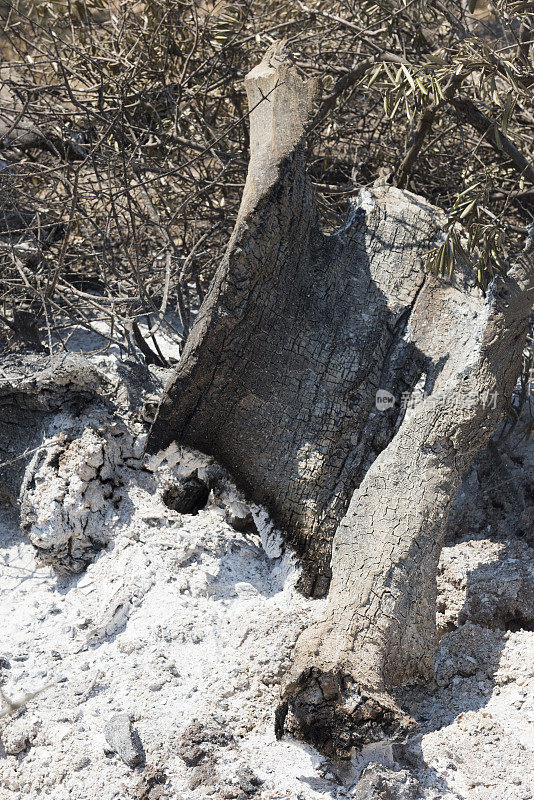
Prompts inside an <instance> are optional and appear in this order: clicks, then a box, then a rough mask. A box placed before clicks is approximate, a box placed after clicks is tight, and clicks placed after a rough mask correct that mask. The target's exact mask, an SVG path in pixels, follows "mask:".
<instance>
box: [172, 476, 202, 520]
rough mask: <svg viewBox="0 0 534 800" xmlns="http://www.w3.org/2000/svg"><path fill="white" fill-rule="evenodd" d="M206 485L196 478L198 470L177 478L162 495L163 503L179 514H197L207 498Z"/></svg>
mask: <svg viewBox="0 0 534 800" xmlns="http://www.w3.org/2000/svg"><path fill="white" fill-rule="evenodd" d="M209 493H210V490H209V487H208V485H207V484H206V483H205V482H204V481H203V480H201V479H200V478H199V477H198V470H194V472H191V473H190V474H189V475H185V476H184V477H182V478H179V479H178V480H177V482H176V483H175V484H174V485H173V486H169V488H168V489H166V490H165V492H164V493H163V502H164V503H165V505H166V506H167V507H168V508H172V510H173V511H178V513H179V514H198V512H199V511H200V509H201V508H204V506H205V505H206V503H207V502H208V497H209Z"/></svg>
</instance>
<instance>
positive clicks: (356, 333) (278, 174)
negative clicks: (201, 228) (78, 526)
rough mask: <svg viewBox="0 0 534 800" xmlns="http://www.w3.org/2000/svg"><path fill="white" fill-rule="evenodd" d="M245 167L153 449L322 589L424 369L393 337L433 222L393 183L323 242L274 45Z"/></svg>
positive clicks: (289, 80) (255, 96) (433, 212)
mask: <svg viewBox="0 0 534 800" xmlns="http://www.w3.org/2000/svg"><path fill="white" fill-rule="evenodd" d="M246 87H247V92H248V97H249V105H250V108H251V119H250V125H251V137H250V138H251V160H250V167H249V173H248V177H247V183H246V187H245V190H244V195H243V200H242V205H241V209H240V213H239V218H238V221H237V224H236V228H235V230H234V233H233V235H232V238H231V241H230V244H229V247H228V251H227V254H226V257H225V259H224V261H223V262H222V263H221V265H220V267H219V270H218V272H217V274H216V277H215V279H214V282H213V284H212V286H211V288H210V291H209V294H208V296H207V297H206V300H205V302H204V304H203V306H202V308H201V311H200V314H199V316H198V318H197V320H196V322H195V325H194V327H193V329H192V332H191V334H190V336H189V338H188V341H187V344H186V347H185V349H184V353H183V355H182V358H181V361H180V364H179V366H178V368H177V370H176V372H175V374H174V375H173V376H172V379H171V381H170V383H169V384H168V387H167V391H166V395H165V397H164V400H163V402H162V404H161V407H160V410H159V414H158V417H157V420H156V423H155V425H154V428H153V430H152V434H151V442H150V446H151V448H156V447H160V446H163V445H166V444H168V443H169V442H170V441H172V440H173V439H178V440H180V441H183V442H185V443H187V444H189V445H192V446H194V447H197V448H199V449H200V450H203V451H204V452H207V453H210V454H211V455H214V456H215V457H216V458H217V459H218V460H219V461H220V462H221V463H223V464H224V465H225V466H226V467H228V468H229V469H230V470H231V471H232V473H233V474H234V476H235V477H236V479H237V480H238V482H239V484H240V485H241V487H242V488H243V489H244V490H245V491H246V492H247V493H248V494H249V495H250V496H251V497H252V498H253V499H254V500H255V501H256V502H258V503H260V504H262V505H263V506H265V507H266V508H267V509H268V510H269V512H270V513H271V515H272V516H273V517H274V519H275V521H276V523H277V524H278V526H279V527H280V528H281V529H282V530H283V531H284V532H285V533H286V534H287V535H288V537H289V540H290V541H291V542H292V543H293V544H294V545H295V546H296V549H297V551H298V553H299V554H300V555H301V556H302V560H303V567H304V571H303V577H302V579H301V588H302V589H303V590H304V591H305V592H306V593H308V594H312V595H315V596H320V595H323V594H325V592H326V590H327V588H328V582H329V578H330V567H329V562H330V549H331V542H332V538H333V535H334V532H335V529H336V527H337V525H338V524H339V522H340V520H341V519H342V517H343V515H344V514H345V512H346V510H347V507H348V504H349V501H350V498H351V496H352V493H353V492H354V490H355V489H356V487H357V486H358V485H359V484H360V482H361V480H362V478H363V476H364V475H365V473H366V471H367V469H368V468H369V466H370V464H372V463H373V461H374V459H375V458H376V456H377V455H378V453H380V452H381V450H382V449H383V448H384V447H386V446H387V445H388V443H389V442H390V441H391V439H392V437H393V435H394V433H395V428H396V425H397V421H398V415H399V406H398V405H397V406H396V407H394V408H390V409H389V410H388V411H387V412H386V413H384V412H383V411H378V410H377V408H376V406H375V396H376V392H377V390H378V389H379V388H387V389H388V390H389V391H390V392H391V393H392V394H395V395H396V396H397V397H400V396H401V394H402V392H405V391H410V390H411V389H412V388H413V386H414V385H415V383H416V381H417V380H418V378H419V376H420V374H421V372H422V371H423V370H424V369H426V370H427V371H432V366H431V365H430V364H427V365H426V366H425V364H426V359H425V356H424V354H423V353H421V352H418V351H417V347H416V346H414V344H413V343H412V342H409V341H408V340H407V339H406V337H405V331H406V329H407V325H408V321H409V317H410V314H411V313H412V310H413V307H414V304H415V301H416V298H417V296H418V294H419V292H420V291H421V289H422V287H423V285H424V283H425V280H426V275H425V271H424V267H423V263H422V256H423V254H424V253H425V252H426V251H427V250H428V249H429V248H430V247H431V246H432V245H433V244H434V242H435V238H436V236H437V235H438V232H439V224H440V221H441V214H440V212H439V211H438V210H437V209H435V208H433V207H432V206H430V205H429V204H428V203H426V202H425V201H424V200H423V199H421V198H418V197H415V196H413V195H411V194H409V193H407V192H401V191H399V190H397V189H394V188H392V187H380V188H376V189H373V190H372V191H364V192H362V194H361V195H360V198H359V200H358V201H357V202H356V203H355V204H354V205H353V207H352V209H351V212H350V214H349V217H348V219H347V222H346V225H345V226H344V227H343V228H342V229H341V230H340V231H338V232H337V233H336V234H334V235H331V236H326V235H325V234H323V233H322V231H321V229H320V226H319V220H318V214H317V210H316V205H315V201H314V196H313V191H312V188H311V185H310V181H309V179H308V177H307V175H306V171H305V160H304V150H303V145H302V137H303V131H304V128H305V126H306V123H307V122H308V120H309V116H310V111H311V99H312V97H313V94H314V85H313V84H310V83H306V82H304V81H303V80H302V79H301V78H300V77H299V75H298V74H297V71H296V70H295V69H294V68H293V67H292V66H291V63H290V61H289V60H288V59H287V58H286V57H284V54H283V53H282V52H280V50H279V49H278V48H273V49H271V50H270V51H269V52H268V53H267V54H266V56H265V58H264V60H263V62H262V63H261V64H260V65H259V66H258V67H256V68H255V69H254V70H252V72H250V73H249V75H248V76H247V79H246Z"/></svg>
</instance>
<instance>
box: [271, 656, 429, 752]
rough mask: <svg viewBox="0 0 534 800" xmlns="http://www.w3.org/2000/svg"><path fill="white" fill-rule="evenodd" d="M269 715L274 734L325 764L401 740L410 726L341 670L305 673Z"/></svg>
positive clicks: (382, 696)
mask: <svg viewBox="0 0 534 800" xmlns="http://www.w3.org/2000/svg"><path fill="white" fill-rule="evenodd" d="M285 698H286V699H284V700H283V701H282V702H281V703H280V704H279V706H278V708H277V710H276V713H275V734H276V737H277V738H278V739H280V738H281V737H282V736H283V735H284V733H291V734H292V735H293V736H295V737H296V738H297V739H303V740H304V741H306V742H309V743H310V744H312V745H313V746H314V747H316V748H317V750H319V752H321V753H323V754H324V755H325V756H328V757H329V758H350V756H351V752H352V749H353V748H357V749H361V748H362V747H363V746H364V745H366V744H371V743H373V742H379V741H381V740H383V739H396V738H404V737H405V736H407V735H408V734H409V733H411V732H412V731H413V730H414V728H415V724H416V723H415V720H413V719H412V718H411V717H410V716H408V715H407V714H405V713H404V711H402V709H401V708H400V707H399V706H398V705H397V704H396V703H395V702H394V700H392V698H391V697H390V696H389V695H388V694H386V693H377V692H370V691H369V690H368V689H366V688H365V687H363V686H359V685H358V683H357V682H356V681H354V679H353V678H352V677H351V676H350V675H348V674H346V673H345V674H344V673H343V672H342V671H341V670H338V669H334V670H332V671H330V672H321V671H320V670H319V669H316V668H313V667H312V668H310V669H309V670H307V671H306V672H303V673H301V675H300V676H299V678H298V680H297V681H296V683H295V684H293V685H292V686H291V687H288V688H287V689H286V692H285Z"/></svg>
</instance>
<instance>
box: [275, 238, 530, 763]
mask: <svg viewBox="0 0 534 800" xmlns="http://www.w3.org/2000/svg"><path fill="white" fill-rule="evenodd" d="M532 287H533V281H532V258H531V254H530V253H529V252H528V248H527V251H526V252H525V253H524V255H523V257H522V258H521V259H520V260H519V261H518V263H517V264H516V265H515V267H514V268H513V269H512V270H511V271H510V274H509V276H508V277H507V278H506V279H499V280H498V281H495V282H494V283H493V285H492V287H491V291H490V292H489V294H488V296H487V297H486V298H484V297H483V296H482V295H481V294H480V293H478V292H477V291H476V290H472V289H471V290H470V289H469V287H466V286H462V287H457V286H452V285H451V286H440V285H439V284H437V282H436V281H433V280H429V281H428V282H427V283H426V284H425V286H424V288H423V290H422V292H421V293H420V295H419V297H418V298H417V302H416V304H415V307H414V309H413V313H412V315H411V318H410V324H409V328H408V331H407V338H408V339H409V340H410V341H412V342H413V344H414V345H415V346H416V348H417V349H418V350H419V351H421V352H423V353H425V354H426V355H427V357H428V358H429V359H430V361H431V363H432V364H435V365H437V364H441V365H442V368H441V370H440V372H439V374H438V375H437V376H436V377H435V380H434V381H433V382H432V386H431V388H430V386H429V385H428V375H427V376H425V377H424V383H425V385H424V387H423V394H422V396H421V397H420V399H419V400H418V402H417V403H416V404H415V405H414V407H413V408H410V409H408V411H407V413H406V415H405V417H404V419H403V420H402V423H401V425H400V427H399V430H398V432H397V433H396V435H395V437H394V439H393V440H392V442H391V443H390V445H389V446H388V447H387V448H386V449H385V450H384V451H383V452H382V453H381V454H380V455H379V456H378V458H377V459H376V460H375V462H374V463H373V464H372V466H371V467H370V469H369V470H368V472H367V474H366V475H365V477H364V479H363V481H362V482H361V484H360V486H359V488H358V490H357V491H356V492H355V493H354V495H353V498H352V500H351V503H350V506H349V509H348V512H347V514H346V515H345V517H344V519H343V520H342V522H341V524H340V525H339V527H338V529H337V532H336V534H335V538H334V544H333V553H332V573H333V579H332V584H331V587H330V593H329V596H328V601H327V606H326V610H325V613H324V617H323V619H322V621H321V622H320V623H318V624H317V625H316V626H314V627H312V628H310V629H308V630H307V631H305V632H304V634H303V635H302V636H301V637H300V639H299V641H298V642H297V646H296V649H295V654H294V664H293V667H292V670H291V671H290V673H289V674H288V675H287V676H286V678H285V681H284V686H283V689H282V696H283V698H284V701H283V702H284V705H283V707H282V711H285V709H286V708H287V706H288V705H289V706H290V707H291V709H292V711H293V715H294V718H295V721H296V725H297V728H300V730H301V732H302V733H303V734H304V735H305V736H306V738H307V739H308V740H311V741H313V742H314V743H315V744H316V745H317V746H319V747H320V748H322V749H325V750H327V751H328V752H330V753H333V754H336V755H348V753H349V751H350V748H351V747H352V746H354V745H356V744H359V743H361V741H362V736H363V737H364V740H365V741H368V740H369V738H380V737H381V736H382V735H384V733H386V734H387V733H391V732H392V731H394V730H395V729H396V728H397V729H402V728H403V726H404V725H405V724H406V722H407V720H406V719H405V718H404V717H403V715H402V713H401V712H400V710H396V711H395V709H394V708H393V706H392V703H391V700H390V699H389V697H388V694H387V693H388V692H389V691H390V690H391V689H394V688H396V687H399V686H402V685H403V684H405V683H407V682H410V681H414V680H420V679H423V680H428V679H429V678H430V677H431V676H432V674H433V662H434V648H433V645H434V643H435V618H436V571H437V566H438V560H439V554H440V551H441V548H442V545H443V538H444V532H445V524H446V520H447V515H448V512H449V509H450V507H451V505H452V502H453V500H454V497H455V495H456V491H457V489H458V486H459V483H460V480H461V476H462V474H463V473H464V472H465V470H466V469H467V467H468V466H469V465H470V463H471V460H472V458H473V456H474V455H475V453H476V452H477V451H478V450H479V449H480V448H481V447H483V445H484V444H485V443H486V442H487V440H488V438H489V436H490V435H491V433H492V432H493V431H494V430H495V428H496V426H497V424H498V422H499V421H500V419H502V416H503V413H504V411H505V410H506V407H507V403H508V399H509V397H510V394H511V392H512V390H513V387H514V384H515V381H516V379H517V372H518V368H519V363H520V358H521V352H522V349H523V346H524V342H525V334H526V329H527V324H528V318H529V312H530V309H531V307H532V300H533V289H532ZM437 319H440V320H442V322H441V323H440V322H436V320H437ZM388 715H390V716H388ZM282 716H283V714H282ZM362 721H363V722H365V723H366V726H367V727H366V728H364V727H363V726H362ZM282 725H283V724H282V723H280V724H279V732H281V730H282Z"/></svg>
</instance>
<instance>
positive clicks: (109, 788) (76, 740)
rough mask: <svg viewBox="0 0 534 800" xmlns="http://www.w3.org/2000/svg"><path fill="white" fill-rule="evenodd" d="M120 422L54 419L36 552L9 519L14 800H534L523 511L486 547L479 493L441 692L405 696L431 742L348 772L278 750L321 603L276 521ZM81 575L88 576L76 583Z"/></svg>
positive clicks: (6, 515) (4, 769) (450, 613)
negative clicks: (178, 506) (294, 656)
mask: <svg viewBox="0 0 534 800" xmlns="http://www.w3.org/2000/svg"><path fill="white" fill-rule="evenodd" d="M126 405H127V404H125V406H126ZM106 413H107V412H106ZM103 414H104V412H103V411H102V408H101V407H100V406H98V404H97V405H93V406H91V405H90V406H88V407H87V408H86V410H85V412H84V415H82V416H80V415H78V416H77V417H76V418H74V417H66V416H65V415H63V417H61V418H60V417H57V418H56V419H55V422H54V423H53V424H52V426H51V428H50V429H49V430H48V434H47V436H48V437H49V447H48V448H47V450H46V451H44V453H45V455H44V458H43V459H41V460H36V461H35V463H34V464H33V466H32V467H30V469H29V470H28V471H27V481H26V484H25V486H26V489H25V492H26V494H24V492H23V497H25V501H24V502H25V503H26V506H25V511H24V513H23V519H24V521H25V527H26V528H27V531H24V530H22V528H21V526H20V519H19V515H18V512H17V511H16V510H15V509H13V508H10V507H5V508H4V509H3V510H2V512H1V516H0V547H1V558H2V568H1V570H0V589H1V592H2V611H3V614H2V627H1V633H0V659H1V660H0V671H1V677H2V691H3V693H4V696H5V698H6V700H5V701H4V700H2V698H1V697H0V703H2V705H3V708H0V714H3V715H2V716H1V717H0V742H1V749H0V797H1V798H2V800H4V798H5V800H22V798H25V800H26V798H30V800H33V798H35V799H36V800H37V799H38V798H39V800H42V799H43V798H46V799H47V800H93V799H94V798H95V797H98V798H101V800H119V798H120V799H121V800H122V799H123V798H124V800H126V799H127V798H137V800H156V798H167V799H168V800H171V798H172V800H200V799H201V798H202V799H203V798H214V800H219V799H220V800H225V799H226V798H228V800H230V799H231V798H240V800H245V798H252V797H254V798H258V800H334V799H335V798H337V799H340V798H345V797H353V798H358V800H371V799H372V800H381V798H382V799H383V800H403V798H404V799H405V800H416V799H417V798H421V800H438V798H443V799H444V800H458V798H465V799H466V800H530V798H534V779H532V777H531V773H532V763H533V756H534V753H533V751H534V699H533V698H534V692H533V689H534V631H532V629H531V628H532V598H531V595H530V594H529V593H530V592H531V587H532V558H531V557H532V549H531V548H530V547H529V537H528V536H527V535H526V534H525V531H524V530H522V531H516V529H515V528H514V527H513V526H512V525H510V524H509V525H508V528H506V526H505V525H504V523H503V514H506V515H508V516H507V517H506V518H507V520H508V522H509V521H510V519H511V515H512V516H513V508H512V507H513V503H512V502H510V503H509V504H508V505H506V506H505V508H504V510H503V508H500V509H499V508H498V506H494V505H492V508H493V509H494V513H495V514H498V515H499V518H498V520H497V521H496V524H495V527H494V528H493V529H492V527H491V525H492V524H493V518H491V519H490V522H489V523H488V524H489V525H490V528H489V529H488V525H487V524H486V525H483V524H482V522H481V520H480V519H479V516H480V514H481V513H482V511H481V508H480V505H477V504H476V503H475V502H474V499H473V495H472V494H470V493H472V492H475V491H476V492H478V491H479V489H478V488H477V487H476V486H475V483H476V481H475V478H476V480H479V478H477V477H476V475H475V478H474V477H473V476H470V477H468V478H467V479H466V481H465V482H464V489H463V498H461V501H462V503H464V504H466V506H467V510H462V508H461V507H460V508H459V509H458V508H457V509H456V511H455V515H453V523H454V524H453V531H452V534H451V539H450V541H449V543H448V545H447V547H446V548H445V549H444V552H443V555H442V559H441V565H440V574H439V585H438V593H439V602H438V622H439V625H440V630H441V632H442V633H443V632H444V631H446V633H445V635H443V636H442V638H441V640H440V643H439V646H438V649H437V654H436V683H435V684H434V685H433V686H430V687H426V688H419V689H413V690H410V691H406V692H404V694H403V697H402V700H403V702H404V704H405V705H406V708H407V710H408V711H410V713H412V714H413V715H414V716H415V718H416V719H417V720H418V722H419V723H420V728H419V731H418V732H417V733H416V735H415V736H413V737H412V738H411V739H410V740H409V741H408V742H407V743H404V744H398V743H390V742H384V743H380V744H379V745H375V746H372V747H368V748H366V749H365V750H364V752H362V753H360V754H357V753H355V754H354V757H353V758H352V759H351V761H349V762H343V763H333V762H329V761H327V760H326V759H324V758H323V757H322V756H320V755H319V754H318V753H316V752H315V751H314V750H313V748H311V747H308V746H306V745H304V744H302V743H300V742H296V741H294V740H292V739H291V738H289V737H285V738H284V739H282V740H281V741H276V739H275V736H274V725H273V715H274V709H275V707H276V704H277V701H278V684H279V681H280V678H281V676H282V675H283V673H284V671H285V670H286V669H287V667H288V665H289V663H290V659H291V652H292V648H293V645H294V643H295V640H296V638H297V637H298V635H299V633H300V631H301V630H302V629H303V628H304V627H305V626H307V625H309V624H310V622H311V621H312V620H313V619H314V618H315V616H316V615H317V614H319V613H320V609H321V603H322V601H309V600H305V599H304V598H303V597H302V596H301V595H300V594H299V593H298V592H297V591H296V590H295V583H296V580H297V577H298V572H297V568H296V565H295V562H294V560H293V558H292V556H291V555H290V553H289V552H288V551H287V550H284V548H283V547H282V544H281V538H280V537H279V535H278V534H277V533H276V531H274V530H273V528H272V527H271V526H270V525H269V522H268V518H267V516H266V515H265V514H264V513H263V512H261V511H260V510H259V509H253V512H254V519H255V524H256V529H255V527H254V525H252V524H251V520H250V513H249V511H250V510H249V507H248V506H247V504H246V503H245V502H244V498H243V497H241V496H240V495H239V493H238V492H236V491H235V489H234V488H233V487H232V485H231V482H230V481H229V479H228V476H227V475H226V474H225V472H224V470H221V469H220V468H219V467H218V466H217V465H216V464H215V463H214V462H213V460H212V459H208V458H205V457H203V456H200V455H199V454H197V453H194V452H191V451H189V450H183V449H181V448H179V447H176V446H171V447H170V448H168V450H167V451H165V452H163V453H160V454H159V455H158V456H155V457H152V458H149V459H147V460H146V461H143V460H142V458H141V449H142V447H141V444H142V436H143V434H142V433H141V430H142V428H141V423H140V422H139V421H138V422H137V423H136V422H132V420H131V419H127V414H126V415H125V417H124V419H123V420H120V421H119V423H117V422H116V421H115V422H114V421H113V419H112V418H111V417H110V416H108V417H106V416H105V415H104V416H103ZM54 424H55V428H54ZM113 424H119V427H120V425H122V426H123V427H122V428H121V431H122V434H121V435H122V438H121V446H120V448H119V450H120V453H118V451H117V442H116V439H117V437H116V436H114V434H113V430H112V428H110V426H112V425H113ZM60 429H61V430H62V431H63V433H64V434H65V432H67V434H68V435H67V436H66V438H63V439H62V440H59V441H58V440H57V434H58V432H59V430H60ZM117 430H118V429H116V430H115V432H116V431H117ZM521 447H522V449H521V448H518V449H517V452H516V459H519V460H520V459H521V458H523V460H524V461H525V460H527V455H526V454H528V453H530V452H531V451H530V450H529V448H531V447H532V444H524V445H522V446H521ZM54 448H56V450H55V449H54ZM84 448H85V450H84ZM85 451H86V452H85ZM84 452H85V456H84ZM117 453H118V454H117ZM529 457H530V456H529ZM47 465H48V466H47ZM514 465H515V466H514V469H515V468H516V467H517V466H518V461H517V460H516V461H515V462H514ZM108 468H109V469H108ZM106 469H107V470H108V471H106ZM474 469H475V470H476V469H477V467H476V465H475V468H474ZM102 470H104V472H102ZM195 471H196V473H195V474H196V476H197V477H198V479H199V480H200V481H204V482H205V483H206V485H207V486H208V487H209V489H210V494H209V497H208V501H207V504H206V506H205V507H204V508H201V509H200V510H199V511H198V513H195V514H181V513H178V512H177V511H175V510H173V509H172V508H169V506H168V504H166V502H165V497H166V492H168V490H169V488H170V487H172V486H173V485H175V484H176V481H177V480H178V479H179V478H181V477H182V478H183V477H184V476H187V475H190V474H191V473H193V472H195ZM104 473H105V474H104ZM108 473H109V474H108ZM494 480H495V481H496V482H498V480H499V475H496V476H495V478H494ZM104 486H105V487H107V488H103V487H104ZM470 487H471V488H470ZM521 491H522V502H523V506H520V504H519V503H518V502H515V506H516V510H517V514H518V515H520V517H521V519H522V520H524V519H526V518H527V516H528V513H530V512H529V511H528V509H529V506H528V503H529V497H528V496H527V494H528V493H525V490H524V488H522V489H521ZM63 499H64V500H65V502H63V503H62V500H63ZM525 511H526V512H528V513H525ZM93 513H94V516H93ZM475 513H476V515H477V517H476V521H475V522H476V524H475V522H473V515H474V514H475ZM492 513H493V512H492ZM470 515H471V516H470ZM521 515H522V516H521ZM230 523H232V524H230ZM521 524H523V523H521ZM72 531H75V532H77V533H76V535H74V536H73V535H72ZM258 531H259V533H258ZM69 532H70V533H69ZM67 534H68V535H67ZM89 534H90V536H89ZM516 534H517V535H516ZM99 537H101V538H100V539H99ZM102 537H104V538H102ZM32 538H33V541H34V543H35V544H36V545H37V548H38V549H36V548H35V547H34V546H32V543H31V541H30V540H31V539H32ZM104 539H105V541H104ZM91 540H95V541H96V544H95V541H93V544H92V545H91ZM51 544H52V545H54V546H53V547H51V546H50V545H51ZM101 545H103V548H102V549H100V546H101ZM43 551H46V552H45V560H47V561H48V563H46V564H43V561H42V557H43ZM69 558H70V559H71V561H72V562H74V561H77V560H83V562H84V564H83V566H85V564H88V566H87V568H86V570H85V571H84V572H82V573H79V574H74V575H72V574H65V573H62V572H58V569H57V567H58V566H60V567H61V566H62V565H63V566H64V565H65V564H66V563H68V559H69ZM66 559H67V561H66ZM69 566H70V568H71V569H72V567H77V563H71V564H69ZM529 628H530V629H529ZM40 689H43V691H42V692H41V693H38V694H36V695H35V696H34V697H33V698H32V699H28V700H27V702H25V699H26V697H27V696H28V695H31V694H32V693H34V692H37V691H38V690H40ZM7 701H10V702H11V703H12V704H13V706H16V705H17V704H20V707H19V708H18V709H17V708H14V709H12V710H11V708H10V706H8V705H7ZM136 748H137V749H136ZM377 762H378V763H377ZM362 771H364V772H363V774H362ZM360 777H361V780H360Z"/></svg>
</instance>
